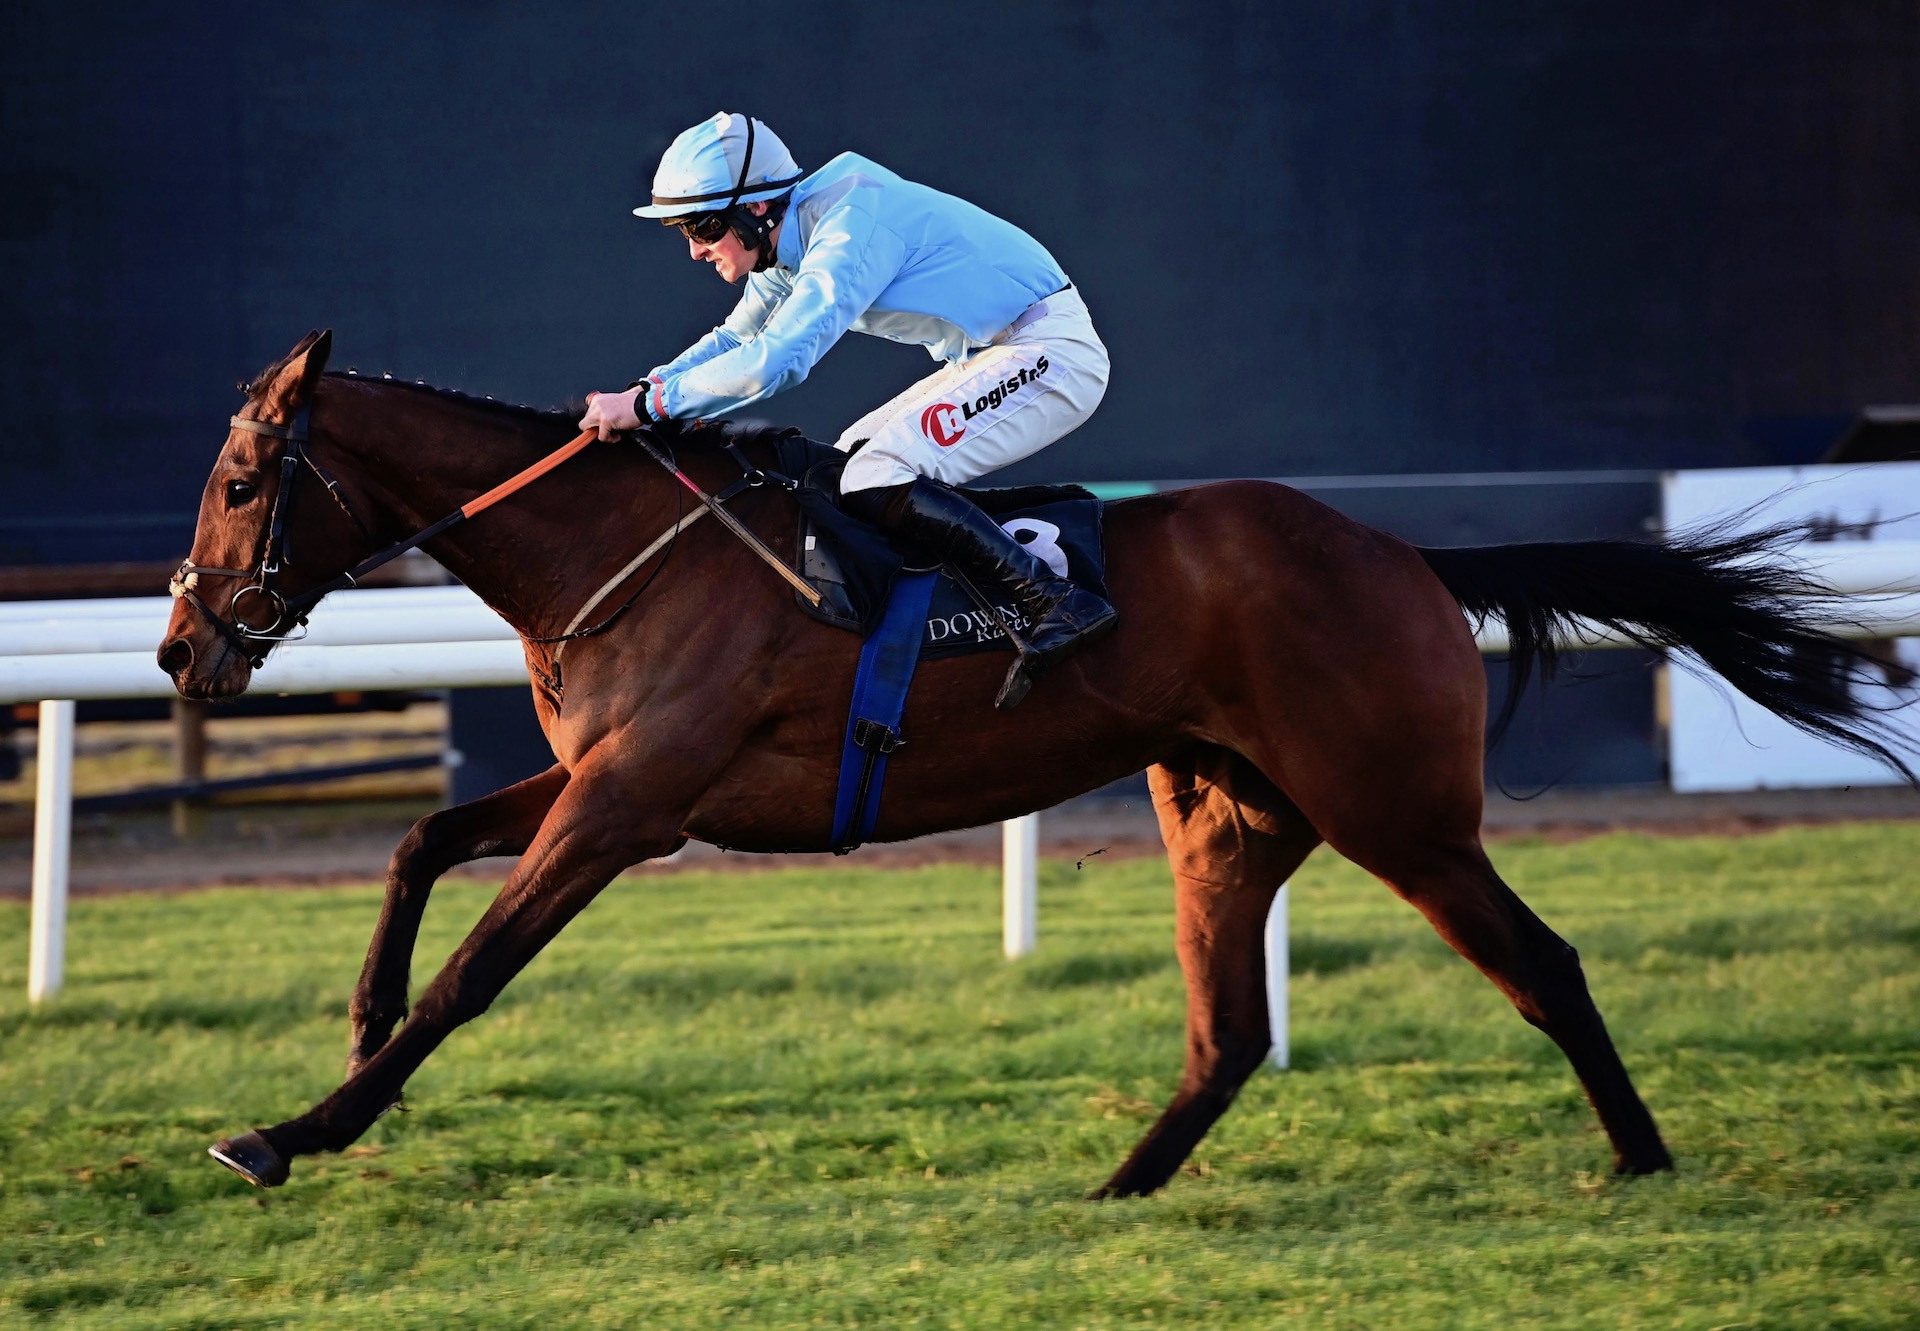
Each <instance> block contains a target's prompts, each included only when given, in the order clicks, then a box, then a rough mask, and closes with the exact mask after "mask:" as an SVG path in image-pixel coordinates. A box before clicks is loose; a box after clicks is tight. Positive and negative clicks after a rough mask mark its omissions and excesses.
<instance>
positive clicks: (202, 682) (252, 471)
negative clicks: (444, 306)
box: [159, 332, 355, 698]
mask: <svg viewBox="0 0 1920 1331" xmlns="http://www.w3.org/2000/svg"><path fill="white" fill-rule="evenodd" d="M332 345H333V335H332V334H331V333H318V332H315V333H308V334H307V335H306V336H305V337H304V338H302V339H300V342H299V345H297V346H295V347H294V349H293V350H292V351H290V352H288V353H287V355H286V357H285V358H284V359H282V360H280V361H279V362H277V363H275V364H273V365H270V366H268V367H267V368H266V369H265V370H263V371H262V372H261V373H260V375H259V377H258V378H256V379H255V380H254V381H253V383H252V384H250V385H249V386H248V387H247V388H246V389H245V392H246V395H247V401H246V405H245V406H243V407H242V408H241V409H240V414H239V415H237V416H235V417H233V418H232V422H231V429H230V430H229V431H228V434H227V441H226V443H225V444H224V445H223V446H222V447H221V449H220V457H219V460H218V461H217V462H215V463H214V467H213V474H212V475H211V476H209V477H208V478H207V488H206V490H205V491H204V492H203V493H202V494H201V496H200V521H199V525H198V526H197V527H196V528H195V529H194V534H193V553H192V554H191V555H189V556H188V558H187V561H186V562H185V563H184V564H182V565H181V566H180V569H179V571H178V572H177V573H176V574H175V575H174V578H173V584H172V591H173V595H174V606H173V615H172V617H171V618H170V619H169V620H168V622H167V636H166V638H165V640H164V641H163V642H162V643H161V645H160V652H159V662H160V668H161V669H162V670H164V671H166V672H167V674H168V675H169V676H171V677H172V679H173V683H174V687H175V688H177V689H178V690H179V691H180V693H181V694H182V696H184V697H188V698H231V697H233V696H235V695H236V694H239V693H241V692H244V691H245V689H246V687H247V685H248V683H250V682H251V681H252V679H253V672H254V669H255V668H256V667H258V666H259V665H260V663H261V662H262V661H264V660H265V659H266V655H267V652H268V651H270V650H271V649H272V647H273V646H274V644H275V643H277V642H279V641H281V640H282V639H284V638H285V637H286V636H287V635H288V634H290V633H291V632H293V631H294V630H295V629H296V628H298V627H299V625H300V624H301V623H303V622H304V620H305V615H304V613H303V607H302V603H301V600H300V598H301V595H302V593H303V592H305V591H307V590H309V589H312V588H314V587H317V586H320V585H321V584H323V583H324V582H326V580H327V579H328V577H330V576H331V575H332V574H335V573H337V572H339V570H341V569H343V568H345V567H347V566H348V565H350V564H351V563H352V562H353V559H354V556H355V549H354V545H355V542H354V526H353V523H351V522H348V521H347V520H346V519H344V518H342V516H341V510H340V506H339V504H338V503H335V502H327V500H326V498H325V490H324V488H323V483H327V484H325V488H331V486H330V483H329V478H328V477H327V476H326V474H325V473H324V472H322V471H320V469H319V465H318V464H317V463H316V462H314V460H313V459H312V458H311V457H310V456H308V449H309V447H310V442H309V435H310V431H309V428H308V422H309V418H310V415H311V412H312V407H313V395H314V389H315V386H316V385H317V384H318V382H319V379H320V374H321V372H322V371H323V370H325V369H326V365H327V353H328V352H329V351H330V350H331V349H332ZM303 471H305V472H311V473H314V474H313V475H311V476H309V477H308V478H307V484H305V485H302V484H300V474H301V473H302V472H303ZM316 481H317V482H320V483H316ZM296 495H298V496H300V499H301V502H298V503H296V502H295V497H296ZM334 499H335V500H338V499H339V496H338V495H337V494H336V495H335V496H334ZM348 517H351V513H350V512H349V514H348ZM296 552H297V557H296ZM290 606H291V608H290Z"/></svg>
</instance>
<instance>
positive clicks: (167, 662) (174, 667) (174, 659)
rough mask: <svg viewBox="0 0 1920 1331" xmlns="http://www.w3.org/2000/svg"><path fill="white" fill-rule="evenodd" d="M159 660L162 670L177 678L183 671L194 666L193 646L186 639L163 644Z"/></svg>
mask: <svg viewBox="0 0 1920 1331" xmlns="http://www.w3.org/2000/svg"><path fill="white" fill-rule="evenodd" d="M159 660H160V668H161V669H162V670H164V671H166V672H167V673H168V674H169V675H172V676H174V677H176V678H177V677H178V676H179V674H180V672H181V671H183V670H185V669H186V668H187V667H188V666H190V665H192V664H193V644H192V643H190V642H188V641H187V640H186V639H185V638H175V639H173V640H172V641H170V642H166V643H162V644H161V646H160V657H159Z"/></svg>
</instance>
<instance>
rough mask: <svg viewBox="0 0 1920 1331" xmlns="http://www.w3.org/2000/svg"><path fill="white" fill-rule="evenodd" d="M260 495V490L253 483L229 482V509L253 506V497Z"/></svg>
mask: <svg viewBox="0 0 1920 1331" xmlns="http://www.w3.org/2000/svg"><path fill="white" fill-rule="evenodd" d="M259 493H260V491H259V488H258V487H257V486H255V485H254V484H253V483H252V482H251V481H228V482H227V507H228V508H240V507H242V506H243V505H246V504H251V503H252V502H253V497H254V496H255V495H257V494H259Z"/></svg>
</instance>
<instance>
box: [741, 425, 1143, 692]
mask: <svg viewBox="0 0 1920 1331" xmlns="http://www.w3.org/2000/svg"><path fill="white" fill-rule="evenodd" d="M776 456H777V459H778V461H777V464H776V465H777V469H778V470H780V471H782V472H784V473H785V474H786V475H788V476H791V477H794V478H796V479H797V480H798V481H799V483H800V484H799V488H798V489H797V490H796V491H795V492H794V497H795V499H796V500H797V501H798V502H799V506H800V530H799V533H798V537H797V541H798V549H797V552H796V557H795V561H794V563H795V566H796V567H797V568H798V569H799V571H800V576H801V577H802V578H804V579H805V580H806V581H807V583H808V585H809V586H811V587H812V588H813V589H814V590H815V591H817V592H819V593H820V604H819V605H818V606H815V605H812V604H811V603H809V602H808V601H807V600H806V599H805V598H804V597H802V596H801V595H800V594H799V593H798V592H796V593H794V600H795V602H796V603H797V604H798V605H799V606H800V607H801V608H802V609H803V610H805V611H806V612H807V613H808V614H809V615H812V616H813V617H814V618H815V619H818V620H821V621H823V622H825V623H828V624H832V625H835V626H836V627H839V628H844V629H847V630H850V631H851V632H854V633H858V634H859V635H860V636H861V637H862V638H865V637H867V636H868V635H870V634H871V633H872V631H873V629H874V627H875V626H876V625H877V624H878V623H879V621H880V617H881V615H882V614H883V613H884V612H885V610H886V608H887V592H888V589H889V588H890V587H891V586H892V585H893V584H894V582H895V580H896V578H897V577H898V576H899V575H900V573H901V572H902V570H909V571H911V570H915V569H925V568H927V567H929V565H928V564H927V563H926V562H925V560H924V557H923V556H921V555H920V554H919V553H918V552H912V553H911V554H909V553H906V552H902V551H901V550H899V549H898V548H896V547H895V546H894V545H893V544H892V543H891V542H890V541H888V540H887V538H886V537H885V536H884V535H883V534H882V533H881V532H879V531H878V530H876V529H875V528H873V527H870V526H868V525H867V524H866V523H864V522H861V521H859V520H858V519H855V518H853V517H850V516H849V515H847V514H846V513H844V512H842V511H841V509H840V506H839V494H840V471H841V469H842V468H843V467H845V466H846V464H847V454H845V453H842V452H840V451H839V450H837V449H834V448H829V447H828V446H826V445H825V444H819V443H815V442H814V441H812V440H810V439H806V438H803V437H801V436H799V435H797V434H795V435H788V436H785V437H783V438H781V439H780V440H779V441H778V442H777V444H776ZM960 493H962V494H964V495H966V496H967V498H968V499H970V500H972V501H973V502H974V503H975V504H977V505H979V506H980V508H981V509H982V510H983V511H984V512H986V513H987V514H989V515H990V516H991V517H992V518H993V519H994V520H995V521H996V522H998V523H999V524H1000V525H1001V526H1002V527H1004V528H1006V530H1007V531H1008V532H1009V533H1011V534H1012V535H1013V537H1014V539H1016V540H1018V541H1019V542H1020V543H1021V544H1022V545H1024V546H1026V547H1027V548H1028V549H1029V550H1030V551H1032V552H1033V554H1034V556H1035V557H1036V558H1038V559H1040V560H1041V561H1043V562H1044V563H1046V564H1047V565H1048V566H1049V567H1051V568H1052V569H1053V571H1054V572H1056V573H1059V574H1062V575H1064V576H1066V577H1069V578H1071V579H1072V580H1073V581H1074V582H1076V583H1078V584H1079V585H1080V586H1082V587H1085V588H1087V589H1088V590H1089V591H1092V592H1094V593H1095V594H1096V595H1099V596H1101V597H1103V598H1104V597H1105V596H1106V594H1107V587H1106V557H1105V550H1104V548H1103V546H1102V542H1101V502H1100V500H1098V499H1096V498H1095V497H1094V496H1093V495H1092V494H1091V493H1090V492H1089V491H1087V490H1084V489H1082V488H1081V487H1080V486H1077V485H1021V486H1004V487H973V486H963V487H961V488H960ZM981 591H982V592H983V593H987V594H989V595H993V596H994V597H995V599H996V601H998V600H999V596H998V594H997V593H996V592H993V591H992V590H990V589H987V588H982V589H981ZM999 610H1000V613H1001V614H1003V615H1005V616H1006V617H1007V620H1008V622H1009V623H1011V624H1013V626H1014V627H1015V628H1016V629H1019V628H1022V627H1024V618H1023V616H1022V615H1021V614H1020V612H1019V610H1018V609H1017V608H1016V607H1015V606H1013V605H1012V604H1000V605H999ZM923 635H924V636H923V638H922V640H921V643H920V655H921V656H922V657H939V656H957V655H960V654H962V653H966V652H976V651H986V650H991V649H993V648H1002V649H1006V648H1008V644H1007V641H1006V638H1005V636H1004V635H1002V634H1001V632H1000V628H999V625H997V624H996V623H995V622H994V621H993V618H992V617H991V616H990V615H988V614H987V613H986V612H985V611H983V610H981V609H980V608H979V607H978V606H976V605H975V604H974V602H973V600H972V598H971V597H969V596H968V595H967V594H966V592H965V591H964V590H962V589H961V587H960V586H959V584H958V583H956V582H954V581H953V579H951V578H949V577H947V576H946V575H945V574H944V573H942V574H941V575H940V577H939V578H938V579H936V581H935V584H934V588H933V599H932V604H931V605H930V607H929V608H928V611H927V618H926V626H925V628H924V630H923Z"/></svg>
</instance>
